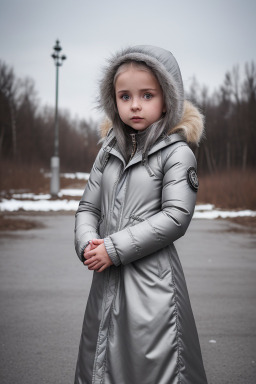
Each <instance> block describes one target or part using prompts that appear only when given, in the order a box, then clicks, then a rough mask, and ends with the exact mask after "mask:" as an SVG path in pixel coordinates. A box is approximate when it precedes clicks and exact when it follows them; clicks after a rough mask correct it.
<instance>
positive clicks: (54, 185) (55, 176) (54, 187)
mask: <svg viewBox="0 0 256 384" xmlns="http://www.w3.org/2000/svg"><path fill="white" fill-rule="evenodd" d="M51 174H52V176H51V195H52V197H53V198H55V199H56V198H57V197H58V193H59V191H60V159H59V157H58V156H53V157H52V158H51Z"/></svg>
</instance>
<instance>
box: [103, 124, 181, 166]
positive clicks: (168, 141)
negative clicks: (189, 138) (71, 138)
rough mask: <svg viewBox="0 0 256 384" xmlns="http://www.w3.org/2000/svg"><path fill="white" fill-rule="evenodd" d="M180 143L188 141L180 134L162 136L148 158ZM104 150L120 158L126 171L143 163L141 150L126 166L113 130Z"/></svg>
mask: <svg viewBox="0 0 256 384" xmlns="http://www.w3.org/2000/svg"><path fill="white" fill-rule="evenodd" d="M179 141H186V140H185V138H184V136H183V135H182V134H180V133H173V134H171V135H166V136H162V137H160V138H159V139H158V140H157V142H156V143H155V144H154V145H153V147H152V148H151V149H150V150H149V152H148V156H150V155H152V154H153V153H155V152H157V151H159V150H160V149H162V148H165V147H168V146H169V145H172V144H174V143H177V142H179ZM103 150H104V152H107V153H110V154H112V155H114V156H116V157H117V158H119V159H120V160H121V161H122V163H123V165H124V167H125V169H127V168H129V167H130V166H131V165H134V164H136V163H139V162H142V151H141V149H139V150H138V151H137V152H136V153H135V155H134V157H133V158H132V159H131V160H130V161H129V162H128V163H127V164H126V162H125V160H124V158H123V156H122V154H121V153H120V152H119V150H118V147H117V145H116V140H115V136H114V134H113V130H111V131H110V132H109V133H108V136H107V138H106V140H105V142H104V145H103Z"/></svg>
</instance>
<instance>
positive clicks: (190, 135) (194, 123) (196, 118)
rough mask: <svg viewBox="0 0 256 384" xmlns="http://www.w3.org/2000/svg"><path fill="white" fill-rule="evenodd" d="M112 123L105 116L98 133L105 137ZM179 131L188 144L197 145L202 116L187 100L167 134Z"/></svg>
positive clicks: (202, 121)
mask: <svg viewBox="0 0 256 384" xmlns="http://www.w3.org/2000/svg"><path fill="white" fill-rule="evenodd" d="M112 126H113V124H112V122H111V120H110V119H109V118H105V119H104V120H103V122H102V124H101V125H100V135H101V137H102V138H104V137H106V136H107V134H108V132H109V130H110V129H111V128H112ZM176 132H180V133H181V134H182V135H183V136H184V138H185V139H186V141H187V142H188V143H189V144H193V145H198V144H199V142H200V140H201V138H202V136H203V132H204V117H203V115H202V114H201V113H200V112H199V110H198V109H197V108H196V107H195V106H194V105H193V104H192V103H191V102H190V101H188V100H185V101H184V111H183V115H182V118H181V120H180V122H179V123H178V124H177V125H176V126H175V127H173V128H171V129H170V130H169V131H168V132H167V134H168V135H171V134H172V133H176Z"/></svg>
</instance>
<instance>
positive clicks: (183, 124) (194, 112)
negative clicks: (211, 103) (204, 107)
mask: <svg viewBox="0 0 256 384" xmlns="http://www.w3.org/2000/svg"><path fill="white" fill-rule="evenodd" d="M175 132H181V133H182V134H183V135H184V136H185V138H186V141H187V142H188V143H190V144H196V145H198V144H199V142H200V140H201V138H202V137H203V134H204V116H203V115H202V114H201V113H200V112H199V110H198V109H197V108H196V107H195V106H194V105H193V104H192V103H191V102H190V101H188V100H185V102H184V112H183V116H182V119H181V121H180V122H179V123H178V124H177V125H176V126H175V127H174V128H172V129H170V131H168V135H170V134H172V133H175Z"/></svg>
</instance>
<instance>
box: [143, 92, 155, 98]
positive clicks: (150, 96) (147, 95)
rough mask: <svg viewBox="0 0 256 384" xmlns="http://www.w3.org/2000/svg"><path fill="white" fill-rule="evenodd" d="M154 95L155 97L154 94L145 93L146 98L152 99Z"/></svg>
mask: <svg viewBox="0 0 256 384" xmlns="http://www.w3.org/2000/svg"><path fill="white" fill-rule="evenodd" d="M152 97H153V95H152V94H151V93H145V94H144V99H146V100H150V99H152Z"/></svg>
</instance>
